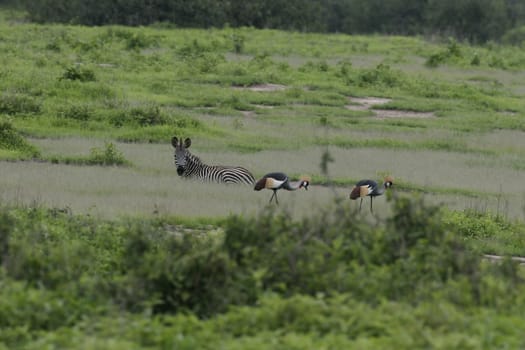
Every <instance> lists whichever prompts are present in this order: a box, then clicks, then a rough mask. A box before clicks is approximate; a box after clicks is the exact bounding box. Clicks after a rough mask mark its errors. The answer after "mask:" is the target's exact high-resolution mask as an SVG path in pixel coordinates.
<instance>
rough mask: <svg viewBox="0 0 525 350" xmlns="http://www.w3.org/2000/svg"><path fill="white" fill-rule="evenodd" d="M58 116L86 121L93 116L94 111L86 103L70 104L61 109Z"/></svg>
mask: <svg viewBox="0 0 525 350" xmlns="http://www.w3.org/2000/svg"><path fill="white" fill-rule="evenodd" d="M58 116H59V117H62V118H69V119H74V120H81V121H87V120H90V119H92V118H93V116H94V113H93V110H92V108H91V107H90V106H88V105H71V106H68V107H65V108H63V109H61V110H60V111H59V112H58Z"/></svg>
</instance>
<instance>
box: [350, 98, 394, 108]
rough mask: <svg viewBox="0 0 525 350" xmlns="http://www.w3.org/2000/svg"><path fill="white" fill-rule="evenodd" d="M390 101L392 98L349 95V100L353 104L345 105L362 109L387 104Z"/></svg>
mask: <svg viewBox="0 0 525 350" xmlns="http://www.w3.org/2000/svg"><path fill="white" fill-rule="evenodd" d="M390 101H392V99H390V98H381V97H350V102H353V103H354V104H351V105H346V106H345V107H346V108H348V109H351V110H356V111H363V110H367V109H371V108H372V107H374V106H377V105H384V104H387V103H388V102H390Z"/></svg>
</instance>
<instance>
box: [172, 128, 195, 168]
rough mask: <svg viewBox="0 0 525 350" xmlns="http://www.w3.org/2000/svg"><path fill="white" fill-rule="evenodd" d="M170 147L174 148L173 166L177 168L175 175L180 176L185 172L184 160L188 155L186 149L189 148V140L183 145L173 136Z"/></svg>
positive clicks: (180, 140)
mask: <svg viewBox="0 0 525 350" xmlns="http://www.w3.org/2000/svg"><path fill="white" fill-rule="evenodd" d="M171 145H172V146H173V147H174V148H175V166H176V167H177V174H179V176H182V175H183V174H184V172H185V171H186V163H187V159H186V158H187V157H188V155H189V152H188V151H187V149H188V148H190V146H191V139H190V138H187V139H186V140H184V143H183V142H182V139H178V138H177V137H176V136H174V137H173V138H172V139H171Z"/></svg>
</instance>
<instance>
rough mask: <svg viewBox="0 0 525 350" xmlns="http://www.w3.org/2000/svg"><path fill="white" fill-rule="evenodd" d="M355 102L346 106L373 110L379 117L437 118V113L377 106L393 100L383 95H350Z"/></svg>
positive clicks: (360, 109) (353, 108)
mask: <svg viewBox="0 0 525 350" xmlns="http://www.w3.org/2000/svg"><path fill="white" fill-rule="evenodd" d="M349 100H350V102H352V103H353V104H350V105H346V106H345V108H347V109H350V110H352V111H368V110H370V111H372V112H373V113H374V116H375V117H376V118H377V119H387V118H435V117H436V115H435V114H434V113H431V112H414V111H405V110H390V109H379V108H375V107H377V106H381V105H384V104H387V103H389V102H391V101H392V99H389V98H382V97H350V98H349Z"/></svg>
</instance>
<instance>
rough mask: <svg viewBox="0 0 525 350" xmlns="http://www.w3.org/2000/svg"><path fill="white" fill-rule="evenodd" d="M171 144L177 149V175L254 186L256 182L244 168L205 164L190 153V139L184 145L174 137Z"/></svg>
mask: <svg viewBox="0 0 525 350" xmlns="http://www.w3.org/2000/svg"><path fill="white" fill-rule="evenodd" d="M171 144H172V146H173V147H174V148H175V166H176V167H177V174H179V176H181V177H185V178H192V179H198V180H201V181H207V182H218V183H232V184H247V185H253V183H254V182H255V178H254V177H253V175H252V174H251V173H250V172H249V171H248V170H246V169H245V168H243V167H239V166H221V165H206V164H204V163H203V162H202V161H201V160H200V159H199V158H198V157H197V156H195V155H193V154H191V153H190V152H189V151H188V148H189V147H190V145H191V139H189V138H187V139H185V140H184V143H183V142H182V140H179V139H178V138H177V137H173V138H172V139H171Z"/></svg>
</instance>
